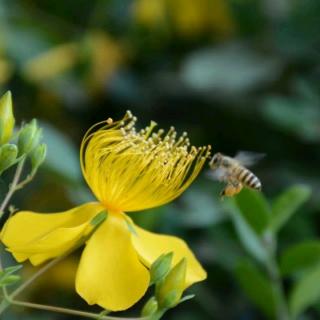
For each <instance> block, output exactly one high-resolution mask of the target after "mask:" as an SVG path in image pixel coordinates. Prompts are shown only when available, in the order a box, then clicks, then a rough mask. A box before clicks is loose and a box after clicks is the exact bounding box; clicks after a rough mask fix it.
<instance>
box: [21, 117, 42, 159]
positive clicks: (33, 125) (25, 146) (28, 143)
mask: <svg viewBox="0 0 320 320" xmlns="http://www.w3.org/2000/svg"><path fill="white" fill-rule="evenodd" d="M40 138H41V129H39V128H38V126H37V121H36V120H35V119H33V120H32V121H31V122H30V123H28V124H26V125H25V126H24V127H23V128H22V129H21V131H20V133H19V139H18V149H19V155H23V154H27V153H29V152H30V151H32V150H33V149H34V148H35V147H36V146H37V145H38V143H39V140H40Z"/></svg>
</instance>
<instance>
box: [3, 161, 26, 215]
mask: <svg viewBox="0 0 320 320" xmlns="http://www.w3.org/2000/svg"><path fill="white" fill-rule="evenodd" d="M24 163H25V158H23V159H22V160H21V161H20V162H19V163H18V165H17V168H16V172H15V174H14V177H13V180H12V183H11V184H10V186H9V190H8V192H7V194H6V196H5V198H4V199H3V201H2V203H1V206H0V218H1V216H2V215H3V213H4V210H5V208H6V207H7V205H8V203H9V201H10V199H11V197H12V196H13V194H14V193H15V191H16V190H17V185H18V183H19V180H20V176H21V173H22V170H23V166H24Z"/></svg>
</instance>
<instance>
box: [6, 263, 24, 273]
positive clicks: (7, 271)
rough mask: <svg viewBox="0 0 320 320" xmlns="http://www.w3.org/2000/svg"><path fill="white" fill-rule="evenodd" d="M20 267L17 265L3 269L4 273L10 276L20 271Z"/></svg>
mask: <svg viewBox="0 0 320 320" xmlns="http://www.w3.org/2000/svg"><path fill="white" fill-rule="evenodd" d="M22 267H23V266H22V265H21V264H17V265H16V266H11V267H7V268H5V270H4V272H5V273H6V274H12V273H15V272H17V271H18V270H20V269H22Z"/></svg>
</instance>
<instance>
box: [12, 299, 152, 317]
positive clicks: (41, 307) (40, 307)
mask: <svg viewBox="0 0 320 320" xmlns="http://www.w3.org/2000/svg"><path fill="white" fill-rule="evenodd" d="M10 303H11V304H13V305H16V306H21V307H27V308H32V309H38V310H46V311H52V312H58V313H64V314H71V315H75V316H79V317H84V318H89V319H98V320H150V318H149V317H144V318H119V317H110V316H104V315H101V314H100V315H99V314H97V313H92V312H86V311H80V310H74V309H68V308H61V307H55V306H48V305H44V304H38V303H31V302H25V301H17V300H11V301H10Z"/></svg>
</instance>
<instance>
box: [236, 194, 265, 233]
mask: <svg viewBox="0 0 320 320" xmlns="http://www.w3.org/2000/svg"><path fill="white" fill-rule="evenodd" d="M235 200H236V204H237V206H238V208H239V210H240V212H241V214H242V215H243V216H244V218H245V219H246V221H247V223H248V224H249V225H250V226H251V228H252V229H253V230H254V231H255V232H257V233H258V234H262V233H263V232H264V231H265V230H266V228H267V227H268V225H269V219H270V209H269V205H268V203H267V201H266V199H265V198H264V196H263V194H262V193H261V192H258V191H254V190H250V189H244V190H242V191H241V192H240V193H239V194H238V195H237V196H236V197H235Z"/></svg>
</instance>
